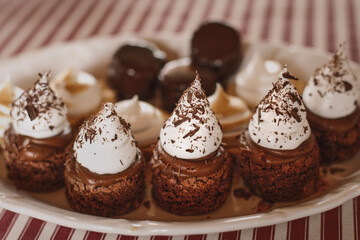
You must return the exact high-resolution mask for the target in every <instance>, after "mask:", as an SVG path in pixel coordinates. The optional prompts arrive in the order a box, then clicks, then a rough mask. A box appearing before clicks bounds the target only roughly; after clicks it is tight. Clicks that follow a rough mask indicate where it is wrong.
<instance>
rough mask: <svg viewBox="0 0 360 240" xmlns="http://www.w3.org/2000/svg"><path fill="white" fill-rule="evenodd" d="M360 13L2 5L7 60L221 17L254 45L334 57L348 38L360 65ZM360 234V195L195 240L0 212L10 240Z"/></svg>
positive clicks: (311, 7) (192, 1)
mask: <svg viewBox="0 0 360 240" xmlns="http://www.w3.org/2000/svg"><path fill="white" fill-rule="evenodd" d="M359 12H360V1H359V0H298V1H295V0H239V1H236V0H221V1H220V0H218V1H215V0H177V1H176V0H174V1H172V0H101V1H98V0H48V1H45V0H32V1H28V0H0V60H3V59H6V58H8V57H11V56H13V55H17V54H20V53H22V52H26V51H29V50H33V49H37V48H41V47H43V46H46V45H49V44H53V43H55V42H65V41H72V40H75V39H84V38H90V37H92V36H97V35H116V34H119V33H122V32H131V33H140V34H142V35H146V34H151V35H153V34H156V33H162V32H170V33H175V34H183V33H188V34H191V33H192V32H193V30H194V29H195V28H196V27H197V26H198V25H199V24H200V23H201V22H203V21H206V20H220V21H225V22H227V23H229V24H231V25H232V26H234V27H235V28H236V29H238V30H239V32H241V34H242V36H243V37H244V39H246V40H247V41H250V42H251V41H268V42H272V43H285V44H295V45H305V46H310V47H315V48H318V49H322V50H325V51H329V52H334V51H335V49H336V47H337V45H338V44H339V43H340V42H343V41H345V42H346V43H347V44H348V54H349V57H350V59H351V60H353V61H355V62H358V63H359V61H360V48H359V47H360V15H359V14H358V13H359ZM359 229H360V197H357V198H354V199H352V200H350V201H347V202H345V203H344V204H342V205H341V206H339V207H336V208H334V209H331V210H329V211H326V212H323V213H320V214H315V215H312V216H308V217H305V218H301V219H297V220H294V221H290V222H284V223H280V224H276V225H272V226H265V227H260V228H254V229H245V230H239V231H234V232H227V233H216V234H205V235H190V236H189V235H184V236H146V237H131V236H124V235H115V234H105V233H97V232H91V231H85V230H79V229H71V228H67V227H63V226H59V225H56V224H53V223H49V222H44V221H42V220H38V219H35V218H32V217H31V216H25V215H19V214H17V213H14V212H11V211H9V210H6V209H2V208H0V238H3V239H18V238H20V239H174V240H175V239H359ZM184 234H186V233H184Z"/></svg>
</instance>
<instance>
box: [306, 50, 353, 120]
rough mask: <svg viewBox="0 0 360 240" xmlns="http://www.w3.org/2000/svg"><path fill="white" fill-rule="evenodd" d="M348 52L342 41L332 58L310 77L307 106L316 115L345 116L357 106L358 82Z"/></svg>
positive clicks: (307, 88) (307, 86)
mask: <svg viewBox="0 0 360 240" xmlns="http://www.w3.org/2000/svg"><path fill="white" fill-rule="evenodd" d="M345 52H346V51H345V45H344V44H341V45H340V47H339V49H338V50H337V51H336V53H335V54H334V56H333V57H332V58H331V59H330V61H329V62H327V63H326V64H325V65H323V66H322V67H321V68H320V69H317V70H316V71H315V73H314V75H312V76H311V77H310V79H309V81H308V83H307V85H306V87H305V89H304V91H303V94H302V97H303V101H304V103H305V106H306V107H307V108H308V109H309V110H310V111H311V112H312V113H314V114H315V115H318V116H320V117H323V118H329V119H335V118H342V117H345V116H348V115H350V114H351V113H353V112H354V111H355V109H356V108H357V106H358V102H357V101H358V98H359V89H358V87H357V86H358V83H357V80H356V78H355V76H354V74H353V73H352V72H351V70H350V66H349V62H348V59H347V56H346V54H345Z"/></svg>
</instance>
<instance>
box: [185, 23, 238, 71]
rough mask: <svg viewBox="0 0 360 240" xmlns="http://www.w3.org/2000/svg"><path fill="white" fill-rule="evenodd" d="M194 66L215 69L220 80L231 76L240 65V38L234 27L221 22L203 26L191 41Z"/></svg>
mask: <svg viewBox="0 0 360 240" xmlns="http://www.w3.org/2000/svg"><path fill="white" fill-rule="evenodd" d="M191 58H192V63H193V65H194V66H203V67H208V68H211V69H213V70H214V71H215V72H216V73H217V74H218V77H219V78H223V77H226V76H228V75H229V74H231V73H232V72H233V71H235V70H236V68H237V67H238V66H239V63H240V58H241V57H240V36H239V34H238V32H237V31H236V30H235V29H233V28H232V27H230V26H228V25H225V24H223V23H219V22H209V23H206V24H203V25H201V26H200V27H199V28H198V29H197V30H196V31H195V32H194V35H193V37H192V39H191Z"/></svg>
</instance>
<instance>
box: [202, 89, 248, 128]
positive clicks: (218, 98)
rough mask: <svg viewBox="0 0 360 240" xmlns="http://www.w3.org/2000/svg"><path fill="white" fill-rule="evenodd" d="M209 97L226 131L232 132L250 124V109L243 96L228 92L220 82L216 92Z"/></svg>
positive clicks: (212, 107)
mask: <svg viewBox="0 0 360 240" xmlns="http://www.w3.org/2000/svg"><path fill="white" fill-rule="evenodd" d="M208 99H209V102H210V107H211V109H213V110H214V112H215V115H216V117H217V118H218V119H219V121H220V124H221V126H222V128H223V131H224V132H230V131H231V132H232V131H233V130H236V129H241V128H242V127H244V126H245V125H247V124H248V122H249V120H250V117H251V111H250V109H249V108H248V107H247V105H246V104H245V102H244V101H243V100H242V99H241V98H239V97H235V96H230V95H228V94H226V92H225V91H224V89H223V88H222V87H221V85H220V84H219V83H217V84H216V90H215V93H214V94H213V95H211V96H209V97H208Z"/></svg>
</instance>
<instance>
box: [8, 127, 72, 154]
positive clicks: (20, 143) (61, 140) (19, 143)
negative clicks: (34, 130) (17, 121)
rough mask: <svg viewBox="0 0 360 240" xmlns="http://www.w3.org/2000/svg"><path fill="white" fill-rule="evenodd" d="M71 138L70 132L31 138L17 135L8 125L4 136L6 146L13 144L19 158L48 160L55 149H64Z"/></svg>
mask: <svg viewBox="0 0 360 240" xmlns="http://www.w3.org/2000/svg"><path fill="white" fill-rule="evenodd" d="M71 140H72V133H71V132H70V133H68V134H64V133H60V134H59V135H57V136H55V137H51V138H43V139H40V138H32V137H28V136H23V135H18V134H16V133H15V131H14V129H13V128H12V127H10V128H9V129H8V130H7V134H5V136H4V141H5V143H6V145H7V146H13V147H14V148H16V149H17V152H19V159H20V160H24V161H27V160H29V161H43V160H48V158H49V157H50V156H52V155H53V154H54V153H55V152H56V151H58V150H60V149H64V148H65V147H66V146H67V145H68V144H69V143H70V142H71Z"/></svg>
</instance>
